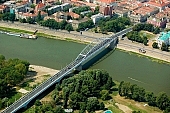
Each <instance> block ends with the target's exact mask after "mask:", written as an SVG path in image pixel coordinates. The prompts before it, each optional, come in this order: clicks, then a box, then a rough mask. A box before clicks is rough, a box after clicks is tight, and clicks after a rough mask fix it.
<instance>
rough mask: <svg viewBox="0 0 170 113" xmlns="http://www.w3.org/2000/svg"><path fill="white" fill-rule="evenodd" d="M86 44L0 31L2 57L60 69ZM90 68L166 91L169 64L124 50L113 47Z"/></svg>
mask: <svg viewBox="0 0 170 113" xmlns="http://www.w3.org/2000/svg"><path fill="white" fill-rule="evenodd" d="M85 46H86V45H84V44H78V43H74V42H67V41H61V40H55V39H47V38H38V39H37V40H31V39H23V38H19V37H15V36H8V35H5V34H0V54H2V55H4V56H5V57H6V59H9V58H19V59H22V60H27V61H28V62H30V63H31V64H35V65H41V66H46V67H50V68H54V69H61V68H62V67H64V66H65V65H67V64H68V63H70V62H71V61H72V60H74V59H75V58H76V57H77V55H78V54H79V53H80V52H81V51H82V50H83V48H84V47H85ZM90 68H92V69H104V70H106V71H108V72H109V74H110V75H111V76H112V78H113V80H118V81H122V80H124V81H130V82H131V83H135V84H138V85H139V86H142V87H144V88H145V89H146V90H148V91H153V92H155V93H158V92H161V91H164V92H166V93H167V94H168V95H170V65H168V64H159V63H157V62H152V61H151V60H149V59H147V58H144V57H138V56H136V55H133V54H131V55H130V54H129V53H127V52H122V51H120V50H116V51H114V52H112V53H111V54H110V55H107V58H104V59H103V60H101V61H100V62H98V63H96V64H94V65H93V66H91V67H90Z"/></svg>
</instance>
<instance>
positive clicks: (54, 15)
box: [44, 12, 68, 22]
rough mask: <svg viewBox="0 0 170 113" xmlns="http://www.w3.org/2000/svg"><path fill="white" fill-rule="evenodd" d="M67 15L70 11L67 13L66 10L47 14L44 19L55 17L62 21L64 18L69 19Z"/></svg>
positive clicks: (56, 19)
mask: <svg viewBox="0 0 170 113" xmlns="http://www.w3.org/2000/svg"><path fill="white" fill-rule="evenodd" d="M67 15H68V13H65V12H56V13H54V14H53V15H50V16H46V17H45V18H44V20H47V19H54V20H55V21H57V22H61V21H62V20H67Z"/></svg>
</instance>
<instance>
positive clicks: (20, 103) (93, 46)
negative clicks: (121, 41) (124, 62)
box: [1, 27, 132, 113]
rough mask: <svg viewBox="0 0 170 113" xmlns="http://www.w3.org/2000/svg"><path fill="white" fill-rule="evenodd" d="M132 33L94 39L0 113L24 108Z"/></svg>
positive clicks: (122, 32)
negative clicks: (67, 62) (51, 74)
mask: <svg viewBox="0 0 170 113" xmlns="http://www.w3.org/2000/svg"><path fill="white" fill-rule="evenodd" d="M130 31H132V27H130V28H127V29H125V30H122V31H121V32H118V33H116V34H114V35H113V36H111V37H109V38H99V39H95V41H94V42H91V43H90V44H89V45H87V46H86V47H85V48H84V49H83V50H82V52H81V53H80V54H79V55H78V56H77V58H76V59H75V60H74V61H72V62H71V63H70V64H68V65H67V66H65V67H64V68H62V69H61V70H60V71H59V72H58V73H56V74H55V75H53V76H52V77H50V78H49V79H48V80H46V81H44V82H42V83H41V84H40V85H39V86H37V87H36V88H34V89H33V90H32V91H31V92H29V93H27V94H26V95H24V96H22V97H21V98H20V99H18V100H17V101H16V102H14V103H13V104H11V105H10V106H9V107H7V108H6V109H4V110H3V111H2V112H1V113H15V112H16V111H18V110H19V109H21V108H23V107H26V106H27V105H28V103H29V102H30V101H32V100H33V99H34V98H36V97H37V96H38V95H40V94H41V93H43V92H44V91H45V90H47V89H48V88H49V87H51V86H52V85H54V84H56V83H57V82H59V81H60V80H61V79H62V78H63V77H65V76H67V75H68V74H70V73H72V72H73V71H74V70H79V71H80V70H81V69H82V65H83V64H84V63H85V62H87V61H89V59H91V58H92V57H93V56H95V55H96V54H97V53H99V52H100V51H101V50H102V49H104V48H106V47H108V48H110V49H114V48H115V47H116V45H117V40H118V37H119V36H121V35H124V34H126V33H127V32H130Z"/></svg>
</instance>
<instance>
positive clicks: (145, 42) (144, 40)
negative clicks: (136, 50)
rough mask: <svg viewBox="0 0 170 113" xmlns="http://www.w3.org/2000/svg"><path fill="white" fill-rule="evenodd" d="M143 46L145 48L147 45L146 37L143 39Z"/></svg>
mask: <svg viewBox="0 0 170 113" xmlns="http://www.w3.org/2000/svg"><path fill="white" fill-rule="evenodd" d="M143 44H144V45H145V46H147V45H148V39H147V37H146V36H144V37H143Z"/></svg>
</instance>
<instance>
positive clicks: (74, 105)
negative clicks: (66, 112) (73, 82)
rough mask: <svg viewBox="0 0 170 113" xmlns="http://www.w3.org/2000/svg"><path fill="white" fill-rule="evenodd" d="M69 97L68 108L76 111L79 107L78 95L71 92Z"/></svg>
mask: <svg viewBox="0 0 170 113" xmlns="http://www.w3.org/2000/svg"><path fill="white" fill-rule="evenodd" d="M69 97H70V99H69V105H70V107H71V108H72V109H78V107H79V104H78V102H79V101H80V99H79V97H80V95H79V94H78V93H76V92H73V93H72V94H71V95H70V96H69Z"/></svg>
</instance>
